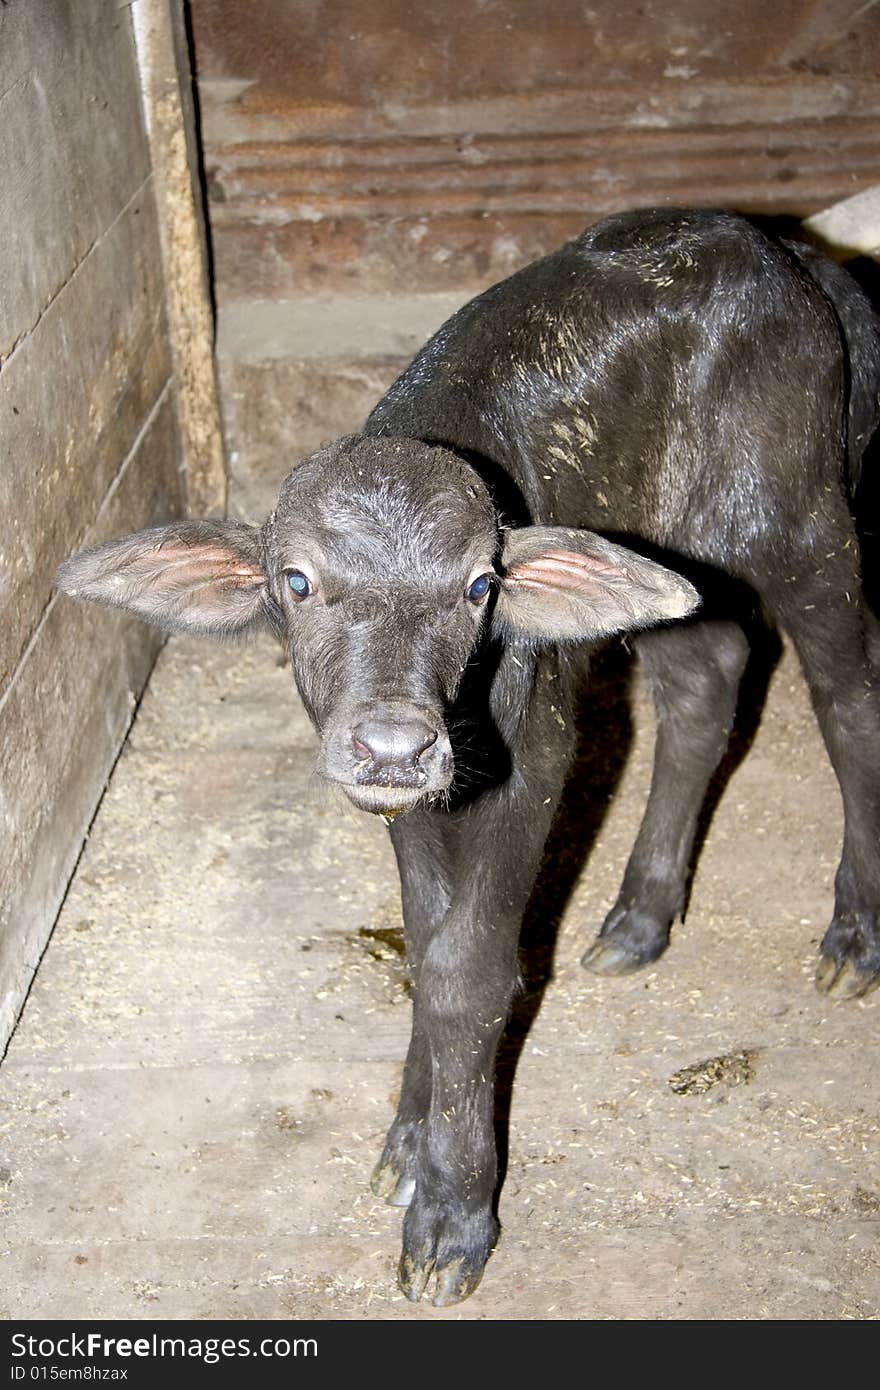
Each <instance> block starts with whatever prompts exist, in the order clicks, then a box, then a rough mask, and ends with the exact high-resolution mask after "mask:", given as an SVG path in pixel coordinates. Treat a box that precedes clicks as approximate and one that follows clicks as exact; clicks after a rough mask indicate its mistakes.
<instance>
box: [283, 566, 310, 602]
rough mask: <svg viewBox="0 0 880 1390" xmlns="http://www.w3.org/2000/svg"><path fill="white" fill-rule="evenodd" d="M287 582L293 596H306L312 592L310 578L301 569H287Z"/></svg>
mask: <svg viewBox="0 0 880 1390" xmlns="http://www.w3.org/2000/svg"><path fill="white" fill-rule="evenodd" d="M287 583H288V585H289V587H290V592H291V593H292V594H293V595H294V597H295V598H308V596H309V594H310V593H311V592H312V584H311V580H310V579H309V577H308V575H306V574H303V572H302V570H288V571H287Z"/></svg>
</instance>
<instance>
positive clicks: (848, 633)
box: [776, 537, 880, 998]
mask: <svg viewBox="0 0 880 1390" xmlns="http://www.w3.org/2000/svg"><path fill="white" fill-rule="evenodd" d="M854 554H855V542H854V537H853V544H852V545H850V546H847V547H844V548H843V549H842V550H840V551H838V554H837V556H831V557H829V558H828V559H826V561H825V564H826V568H825V570H824V571H820V572H819V573H818V574H817V573H815V568H816V567H815V561H813V563H812V565H811V568H810V572H809V574H808V576H806V577H804V578H803V579H802V580H801V581H800V582H798V583H791V584H789V585H788V586H787V587H786V589H785V591H784V593H783V595H782V596H781V598H780V600H779V602H778V603H777V605H776V607H777V613H778V616H779V621H780V623H781V624H782V626H783V627H785V628H786V629H787V631H788V632H789V634H790V635H791V638H792V640H793V642H794V644H795V647H796V649H797V653H798V656H799V657H800V661H801V666H802V668H803V671H804V675H805V677H806V680H807V684H808V686H809V689H810V696H811V698H812V701H813V708H814V709H815V711H816V717H817V719H818V721H819V727H820V728H821V730H822V736H823V738H824V740H825V745H826V747H827V749H828V754H829V757H830V759H831V763H832V766H833V768H834V771H835V773H836V774H837V780H838V783H839V784H840V791H841V796H842V798H843V813H844V832H843V853H842V855H841V860H840V867H839V868H838V871H837V878H836V880H835V901H834V916H833V917H832V920H831V924H830V926H829V927H828V930H827V931H826V933H825V936H824V937H823V940H822V945H821V960H820V963H819V968H818V971H817V974H816V985H817V987H818V988H819V990H820V991H822V993H827V992H828V991H829V990H831V989H834V990H835V991H836V993H837V994H838V995H839V996H841V997H843V998H857V997H859V996H861V995H863V994H867V993H868V991H869V990H871V989H874V988H875V987H876V986H877V985H878V984H880V671H878V669H877V666H876V664H875V662H876V656H875V653H876V652H877V650H878V644H877V620H876V618H875V617H874V615H873V614H872V613H871V611H870V609H869V608H868V606H867V603H866V601H865V599H864V597H863V595H862V592H861V588H860V584H859V577H858V574H857V573H856V571H855V567H854V565H853V564H852V561H851V557H852V556H853V555H854ZM804 568H805V569H806V565H805V566H804Z"/></svg>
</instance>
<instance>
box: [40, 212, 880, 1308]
mask: <svg viewBox="0 0 880 1390" xmlns="http://www.w3.org/2000/svg"><path fill="white" fill-rule="evenodd" d="M878 379H880V348H878V339H877V333H876V327H875V323H874V321H873V319H872V316H871V313H870V310H869V308H868V306H867V303H866V301H865V300H864V299H863V298H862V296H861V294H860V292H859V291H858V290H857V289H856V287H855V285H854V284H853V283H852V282H851V281H850V280H849V279H848V277H847V276H846V275H845V274H844V273H843V272H842V271H839V270H837V269H836V268H835V267H833V266H831V265H830V264H828V263H827V262H824V261H822V260H821V259H819V258H817V257H816V256H815V254H814V253H812V252H807V251H798V250H797V249H795V248H793V247H791V246H788V245H785V244H782V243H775V242H773V241H771V240H769V239H768V238H767V237H765V236H764V235H763V234H762V233H760V232H758V231H757V230H756V229H754V228H753V227H752V226H750V225H749V224H748V223H746V222H744V221H742V220H741V219H739V218H735V217H731V216H726V215H723V214H715V213H703V212H669V211H663V212H640V213H632V214H627V215H623V216H619V217H613V218H610V219H608V220H607V221H605V222H603V223H600V224H599V225H598V226H596V227H594V228H593V229H592V230H591V231H589V232H587V233H586V234H585V235H584V236H582V237H581V238H579V239H578V240H577V241H575V242H572V243H571V244H570V245H568V246H564V247H563V248H562V249H561V250H559V251H557V252H556V253H555V254H553V255H551V256H548V257H547V258H546V259H545V260H542V261H539V262H537V263H536V264H534V265H531V266H529V267H527V268H526V269H525V270H523V271H521V272H520V273H519V274H518V275H514V276H512V277H511V278H510V279H509V280H506V281H505V282H503V283H502V284H500V285H496V286H495V287H494V288H493V289H491V290H488V291H487V292H486V293H485V294H483V295H481V296H480V297H479V298H478V299H476V300H474V301H473V302H472V303H471V304H468V305H466V306H465V307H464V308H463V309H462V310H461V311H460V312H459V313H457V314H456V315H455V316H454V317H453V318H452V319H451V320H450V321H449V322H448V323H447V324H446V325H445V326H444V327H443V328H441V330H440V331H439V333H438V334H437V335H436V336H435V337H434V338H433V339H432V340H431V341H430V342H429V343H428V344H427V346H426V347H425V348H424V349H423V350H422V351H421V352H420V353H419V355H418V357H417V358H416V359H415V361H414V362H413V364H412V365H411V366H410V367H409V368H408V370H407V371H406V372H404V374H403V375H402V376H401V377H400V378H399V380H398V381H397V382H396V383H395V384H394V385H393V386H392V388H391V390H390V391H389V392H388V394H387V395H386V396H385V397H384V398H383V399H382V400H381V401H380V403H379V404H378V406H377V407H376V409H375V410H374V411H373V413H372V415H371V416H370V418H369V420H368V421H367V423H366V426H365V428H364V431H363V433H362V434H361V435H358V436H356V437H353V438H349V439H344V440H340V441H338V442H337V443H335V444H333V445H332V446H330V447H329V448H327V449H324V450H322V451H321V452H320V453H318V454H315V455H314V456H313V457H311V458H309V459H307V460H306V461H305V462H303V463H301V464H299V465H298V467H297V468H295V469H294V471H293V472H292V473H291V474H290V476H289V477H288V479H287V481H286V482H285V484H284V486H283V488H282V490H281V495H280V497H279V500H278V504H277V507H276V509H275V511H274V513H273V515H272V516H271V517H270V518H269V520H268V521H267V522H266V524H265V526H264V527H263V528H262V530H257V529H254V528H250V527H246V526H242V525H240V524H237V523H231V522H229V523H223V522H204V523H186V524H184V525H180V526H171V527H166V528H161V529H158V530H155V531H148V532H144V533H142V534H141V535H138V536H133V537H126V538H125V539H123V540H120V541H116V542H113V543H111V544H110V545H107V546H103V547H101V548H100V549H98V550H95V551H91V552H87V553H85V554H82V555H79V556H76V557H74V558H73V559H71V560H69V561H68V562H67V563H66V565H64V566H63V567H62V569H61V572H60V576H59V581H58V582H59V585H60V587H61V588H62V589H64V590H65V591H66V592H67V593H70V594H75V595H76V596H77V597H80V598H84V599H92V600H96V601H98V602H103V603H108V604H112V605H117V606H120V607H124V608H128V609H130V610H132V611H134V612H136V613H139V614H140V615H141V616H143V617H145V618H148V619H149V620H151V621H153V622H156V623H159V624H160V625H162V626H163V627H165V628H167V629H169V630H186V631H195V632H207V633H216V634H218V635H223V634H226V633H235V632H240V631H244V630H246V629H248V628H251V627H253V626H254V625H255V624H259V623H265V624H268V625H269V626H271V627H273V628H274V629H275V630H276V631H277V632H278V633H279V634H280V635H281V636H282V637H283V639H284V641H285V643H286V645H287V647H288V649H289V651H290V654H291V659H292V663H293V669H294V674H295V677H296V681H297V685H298V687H299V689H300V692H301V694H302V697H303V699H304V701H305V703H306V706H307V708H308V710H309V714H310V715H311V718H312V720H313V722H314V724H315V727H316V728H317V729H318V731H319V732H320V734H321V739H322V751H321V770H322V772H323V774H324V776H325V777H326V778H328V779H329V780H330V781H332V782H333V783H335V784H337V785H339V786H341V787H342V788H343V789H344V790H345V792H346V793H347V795H348V796H349V797H350V798H351V799H352V800H353V801H354V802H355V804H356V805H358V806H361V807H364V808H365V809H368V810H371V811H377V812H380V813H384V814H386V815H387V816H389V817H397V816H398V815H399V813H400V812H401V811H406V812H407V814H406V815H402V816H399V818H396V819H394V824H393V827H392V838H393V841H394V848H395V851H396V853H397V858H398V863H399V867H400V876H401V883H402V892H403V908H404V917H405V924H406V937H407V951H408V955H409V962H410V968H411V971H412V975H413V981H414V1008H415V1012H414V1026H413V1036H412V1042H411V1045H410V1049H409V1054H408V1057H407V1063H406V1071H405V1076H404V1083H403V1088H402V1093H401V1099H400V1107H399V1110H398V1114H397V1117H396V1119H395V1121H394V1124H393V1125H392V1127H391V1130H390V1133H389V1135H388V1139H387V1143H386V1145H385V1150H384V1153H383V1155H382V1158H381V1161H380V1163H379V1166H378V1168H377V1170H376V1174H375V1176H374V1188H375V1190H376V1191H377V1192H379V1193H383V1194H385V1195H387V1196H388V1199H389V1200H390V1201H392V1202H396V1203H398V1204H400V1205H408V1211H407V1214H406V1218H405V1222H404V1249H403V1256H402V1259H401V1265H400V1281H401V1285H402V1287H403V1289H404V1290H405V1292H406V1293H407V1295H408V1296H409V1297H410V1298H412V1299H417V1298H419V1297H420V1296H421V1295H422V1293H423V1292H424V1290H425V1289H426V1287H427V1286H428V1283H429V1281H433V1283H432V1288H433V1294H434V1302H435V1303H438V1304H445V1303H454V1302H456V1301H457V1300H459V1299H461V1298H464V1297H466V1296H467V1295H468V1294H469V1293H470V1292H471V1291H472V1290H473V1289H474V1288H475V1286H476V1284H477V1282H478V1280H479V1278H480V1275H481V1272H482V1269H483V1266H484V1264H485V1261H486V1258H487V1256H488V1254H489V1252H490V1250H491V1249H492V1246H493V1243H494V1241H495V1238H496V1233H497V1223H496V1219H495V1215H494V1210H493V1194H494V1192H495V1186H496V1159H495V1147H494V1136H493V1126H492V1117H493V1085H492V1082H493V1072H494V1063H495V1053H496V1048H497V1044H498V1040H499V1037H500V1035H501V1032H502V1029H503V1027H504V1019H505V1017H506V1015H507V1011H508V1008H509V1005H510V1000H511V996H512V993H513V990H514V987H515V981H516V977H517V941H518V934H519V929H520V923H521V920H522V914H523V909H524V906H525V904H526V901H527V899H528V897H529V895H530V893H531V891H532V888H533V885H534V882H535V876H536V873H537V869H538V865H539V862H540V858H541V853H542V849H543V846H544V841H545V838H546V836H547V832H548V829H549V826H550V823H551V821H552V819H553V815H554V811H555V809H556V806H557V802H558V799H559V796H560V791H561V788H562V784H563V780H564V778H565V775H566V770H567V768H568V765H569V760H570V757H571V754H572V740H573V731H574V720H573V718H572V711H573V706H574V701H575V696H576V691H577V687H578V683H579V681H580V679H581V677H582V674H583V671H584V669H585V653H586V651H587V650H588V647H589V644H590V643H591V642H593V641H595V640H596V639H597V638H601V637H604V636H606V635H607V634H609V633H614V632H621V631H624V630H629V629H634V630H639V629H648V630H647V631H641V632H639V633H638V635H637V636H636V638H635V642H636V645H637V647H638V649H639V652H640V655H641V657H642V659H643V661H644V662H645V664H646V666H647V668H648V671H649V673H650V676H651V679H652V681H653V684H654V688H655V692H656V698H657V707H658V713H659V733H658V742H657V751H656V766H655V772H654V781H653V785H652V789H651V794H650V798H649V802H648V807H647V810H646V813H645V819H644V822H643V824H642V828H641V830H640V832H639V836H638V840H637V842H636V845H635V848H634V850H633V854H632V857H631V859H630V863H629V866H628V868H627V871H626V875H625V878H624V882H623V886H622V888H621V892H620V896H619V898H618V901H617V903H616V904H615V906H614V908H613V910H612V911H611V913H610V915H609V917H608V918H607V920H606V922H605V925H604V926H603V928H602V931H601V933H600V935H599V938H598V940H597V941H596V943H595V944H594V945H593V946H592V947H591V949H590V950H589V951H588V952H587V955H586V957H585V964H587V965H588V966H589V967H590V968H591V969H593V970H596V971H600V972H603V973H618V972H621V971H624V970H631V969H635V968H636V967H638V966H640V965H642V964H644V963H645V962H647V961H650V960H653V959H655V958H656V957H657V956H658V955H659V954H660V953H661V951H663V949H664V948H665V946H666V943H667V939H668V935H669V929H670V925H671V923H672V922H673V920H674V919H675V917H676V916H677V915H678V914H679V913H680V912H681V911H682V909H683V905H684V901H685V889H686V880H687V876H688V872H689V865H690V859H691V853H692V849H693V844H694V835H695V828H696V823H697V816H698V813H699V810H700V806H701V803H702V801H703V798H704V796H705V793H706V789H707V786H708V783H709V779H710V777H711V775H712V773H713V771H714V769H715V767H716V766H717V763H718V761H719V759H720V757H721V754H722V752H723V750H724V747H725V744H726V740H727V736H728V733H729V730H730V727H731V723H732V720H733V716H734V710H735V706H736V699H737V688H738V683H739V680H740V676H741V674H742V671H743V668H744V666H745V662H746V656H747V651H748V641H747V637H746V633H745V629H744V625H743V623H744V620H745V619H746V618H747V617H748V614H749V612H750V611H751V609H752V608H754V607H755V606H756V605H761V606H762V607H763V609H764V611H765V612H766V613H767V614H769V615H770V616H771V617H772V619H773V620H774V621H775V622H777V623H778V624H780V625H781V626H782V627H784V628H785V629H786V630H787V631H788V633H789V634H790V636H791V638H792V640H793V641H794V643H795V646H796V647H797V650H798V653H799V655H800V658H801V661H802V664H803V667H804V671H805V674H806V677H807V680H808V682H809V686H810V690H811V693H812V696H813V701H814V705H815V709H816V713H817V716H818V719H819V722H820V724H821V727H822V732H823V735H824V737H825V741H826V744H827V747H828V751H829V753H830V756H831V759H832V762H833V764H834V768H835V771H836V773H837V776H838V778H839V781H840V785H841V790H842V793H843V800H844V806H845V812H846V834H845V841H844V849H843V858H842V861H841V866H840V870H839V872H838V876H837V885H836V890H837V891H836V904H835V912H834V918H833V920H832V923H831V925H830V927H829V929H828V931H827V933H826V935H825V938H824V941H823V943H822V957H821V962H820V966H819V973H818V977H817V979H818V983H819V986H820V988H822V989H830V988H836V989H837V990H838V992H839V993H841V994H843V995H861V994H863V993H865V992H866V991H867V990H868V989H869V988H870V987H871V986H872V985H874V984H876V983H877V981H878V979H880V932H878V922H877V911H878V904H880V860H878V853H877V849H878V826H880V804H878V803H880V708H878V682H877V664H876V663H877V653H878V651H880V644H878V641H877V624H876V620H875V618H874V617H873V615H872V613H871V612H870V611H869V609H868V607H867V606H866V603H865V601H864V599H863V597H862V590H861V585H860V576H859V547H858V543H857V538H856V532H855V529H854V524H853V520H852V516H851V509H850V502H851V497H852V494H853V491H854V489H855V485H856V481H857V478H858V472H859V467H860V460H861V455H862V450H863V448H864V445H865V443H866V442H867V439H868V437H869V435H870V433H871V431H872V430H873V428H874V425H875V415H876V406H877V383H878ZM597 531H598V532H602V533H604V537H600V536H599V535H597V534H595V533H596V532H597ZM607 537H611V538H613V540H612V539H608V538H607ZM658 560H659V561H661V562H662V563H657V561H658ZM691 582H693V583H694V584H695V585H696V587H697V589H698V590H699V592H700V595H701V598H702V606H701V607H700V608H699V610H698V611H694V610H695V607H696V598H695V593H694V590H693V589H692V588H691ZM688 614H690V616H689V617H688V618H687V620H686V621H679V622H675V623H669V622H668V621H666V620H669V619H683V618H685V617H686V616H687V615H688Z"/></svg>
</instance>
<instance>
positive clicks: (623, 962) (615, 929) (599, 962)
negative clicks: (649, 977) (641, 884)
mask: <svg viewBox="0 0 880 1390" xmlns="http://www.w3.org/2000/svg"><path fill="white" fill-rule="evenodd" d="M668 944H669V924H668V923H667V924H664V923H663V922H661V921H660V920H659V919H658V918H656V917H649V916H648V915H647V913H644V912H639V911H637V910H636V909H635V908H626V907H623V906H621V905H620V904H617V905H616V906H615V907H613V908H612V909H611V911H610V912H609V914H608V916H607V917H606V918H605V922H604V925H603V927H602V930H601V931H600V933H599V935H598V936H597V937H596V940H595V941H594V942H593V944H592V946H590V947H589V948H588V949H587V951H585V953H584V955H583V956H582V957H581V965H582V966H583V967H584V969H585V970H589V971H591V972H592V973H593V974H594V975H630V974H632V972H633V971H634V970H641V968H642V966H643V965H650V963H651V961H652V960H656V959H657V957H658V956H661V955H662V954H663V952H664V951H665V950H666V947H667V946H668Z"/></svg>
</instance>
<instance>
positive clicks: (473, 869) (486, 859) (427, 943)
mask: <svg viewBox="0 0 880 1390" xmlns="http://www.w3.org/2000/svg"><path fill="white" fill-rule="evenodd" d="M530 722H531V723H532V724H533V725H535V724H539V725H543V724H544V719H543V718H537V719H533V720H532V721H530ZM540 738H541V739H542V740H543V749H542V750H540V740H539V739H533V740H531V745H532V747H533V749H534V753H533V755H532V757H531V758H530V757H529V755H528V748H527V747H526V748H523V749H521V750H520V753H519V755H518V765H517V768H516V770H515V772H514V774H513V775H512V776H511V777H510V778H509V779H508V780H507V781H506V782H505V784H504V785H503V786H502V787H500V788H496V789H494V790H493V791H491V792H488V793H485V794H484V795H483V796H481V797H480V798H478V799H477V800H476V801H475V802H474V803H472V805H471V806H469V807H468V808H467V809H464V810H462V811H459V812H457V813H454V814H449V813H444V812H440V811H430V810H422V811H418V812H415V813H412V814H411V815H410V816H407V817H405V818H404V819H402V820H401V821H400V822H398V823H397V824H396V825H395V830H394V840H395V849H396V851H397V855H398V861H399V863H400V867H401V879H402V883H403V900H404V920H405V925H406V933H407V950H408V952H409V954H410V964H411V969H412V974H413V1037H412V1042H411V1044H410V1050H409V1054H408V1057H407V1063H406V1068H405V1072H404V1082H403V1087H402V1090H401V1099H400V1107H399V1110H398V1115H397V1118H396V1120H395V1122H394V1124H393V1125H392V1128H391V1131H390V1133H389V1136H388V1141H387V1143H386V1148H385V1153H384V1154H383V1158H382V1161H381V1163H380V1165H379V1169H378V1170H377V1173H378V1175H379V1184H380V1190H382V1189H383V1190H389V1191H390V1195H391V1198H392V1200H396V1201H398V1202H401V1201H403V1200H405V1199H406V1198H407V1197H410V1198H411V1200H410V1204H409V1207H408V1210H407V1213H406V1216H405V1218H404V1230H403V1254H402V1256H401V1261H400V1269H399V1280H400V1285H401V1288H402V1289H403V1291H404V1293H405V1294H406V1295H407V1297H408V1298H409V1299H411V1300H412V1301H416V1300H418V1299H419V1298H421V1296H422V1294H423V1293H424V1292H425V1290H426V1289H427V1287H428V1284H429V1282H430V1281H431V1280H432V1278H433V1280H434V1285H433V1290H434V1291H433V1302H434V1304H435V1305H436V1306H438V1307H443V1306H445V1305H448V1304H452V1303H458V1302H460V1301H461V1300H462V1299H464V1298H466V1297H467V1296H468V1295H469V1294H471V1293H472V1292H473V1290H474V1289H475V1288H476V1286H477V1284H478V1283H479V1281H480V1277H481V1275H482V1272H483V1267H484V1265H485V1263H486V1260H487V1259H488V1257H489V1254H490V1253H491V1250H492V1247H493V1245H494V1244H495V1241H496V1238H497V1234H498V1222H497V1220H496V1217H495V1213H494V1196H495V1187H496V1181H497V1163H496V1154H495V1132H494V1099H495V1088H494V1080H495V1056H496V1052H497V1048H498V1042H499V1039H500V1037H501V1034H502V1032H503V1030H504V1024H505V1021H506V1018H507V1013H508V1009H509V1007H510V1002H511V998H512V995H513V992H514V989H515V986H516V982H517V978H518V968H517V947H518V940H519V931H520V925H521V922H522V916H523V912H524V910H525V906H526V903H527V902H528V898H529V895H530V893H531V891H532V888H533V886H534V881H535V877H536V874H537V870H538V866H539V864H540V859H541V852H542V849H543V846H544V842H545V840H546V837H547V832H548V830H549V827H550V823H551V820H552V817H553V813H554V811H555V809H556V805H557V803H558V799H559V794H560V791H561V788H562V783H563V780H564V776H565V770H566V768H567V765H568V758H569V755H570V746H569V742H570V740H569V735H568V733H566V734H562V735H561V734H560V730H559V729H558V727H556V726H555V725H554V731H551V730H550V729H548V728H546V727H545V728H544V729H543V731H542V734H541V736H540ZM539 750H540V751H539ZM529 762H532V763H533V764H534V765H533V766H532V767H531V768H529V767H528V764H529Z"/></svg>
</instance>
